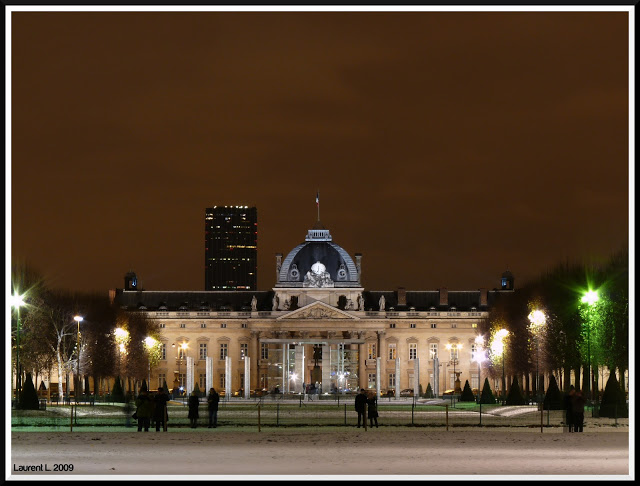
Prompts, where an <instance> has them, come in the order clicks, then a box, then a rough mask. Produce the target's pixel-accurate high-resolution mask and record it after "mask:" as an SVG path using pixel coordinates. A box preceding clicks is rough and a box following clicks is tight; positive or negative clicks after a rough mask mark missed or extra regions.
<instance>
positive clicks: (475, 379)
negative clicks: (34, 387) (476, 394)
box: [471, 373, 478, 389]
mask: <svg viewBox="0 0 640 486" xmlns="http://www.w3.org/2000/svg"><path fill="white" fill-rule="evenodd" d="M471 388H476V389H477V388H478V374H477V373H476V374H474V373H471Z"/></svg>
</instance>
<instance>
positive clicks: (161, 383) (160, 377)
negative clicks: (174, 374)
mask: <svg viewBox="0 0 640 486" xmlns="http://www.w3.org/2000/svg"><path fill="white" fill-rule="evenodd" d="M166 379H167V375H166V374H165V373H158V388H160V387H161V386H164V382H165V380H166ZM167 386H169V385H167Z"/></svg>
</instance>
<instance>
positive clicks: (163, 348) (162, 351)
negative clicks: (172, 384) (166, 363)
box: [160, 343, 167, 359]
mask: <svg viewBox="0 0 640 486" xmlns="http://www.w3.org/2000/svg"><path fill="white" fill-rule="evenodd" d="M160 359H167V343H162V344H161V345H160Z"/></svg>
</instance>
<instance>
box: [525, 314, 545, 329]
mask: <svg viewBox="0 0 640 486" xmlns="http://www.w3.org/2000/svg"><path fill="white" fill-rule="evenodd" d="M529 320H530V321H531V325H532V326H533V327H534V328H538V327H540V326H543V325H544V323H545V322H546V320H547V317H546V316H545V315H544V312H542V311H541V310H533V311H531V313H530V314H529Z"/></svg>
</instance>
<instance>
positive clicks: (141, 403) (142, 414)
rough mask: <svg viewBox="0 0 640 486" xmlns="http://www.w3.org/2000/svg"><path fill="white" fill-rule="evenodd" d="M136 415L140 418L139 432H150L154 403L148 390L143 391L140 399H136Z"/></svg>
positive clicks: (139, 396)
mask: <svg viewBox="0 0 640 486" xmlns="http://www.w3.org/2000/svg"><path fill="white" fill-rule="evenodd" d="M136 415H137V416H138V432H142V427H144V431H145V432H149V423H150V422H151V416H152V415H153V402H152V401H151V398H149V393H148V392H147V390H146V389H145V390H142V391H141V392H140V395H138V398H136Z"/></svg>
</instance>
